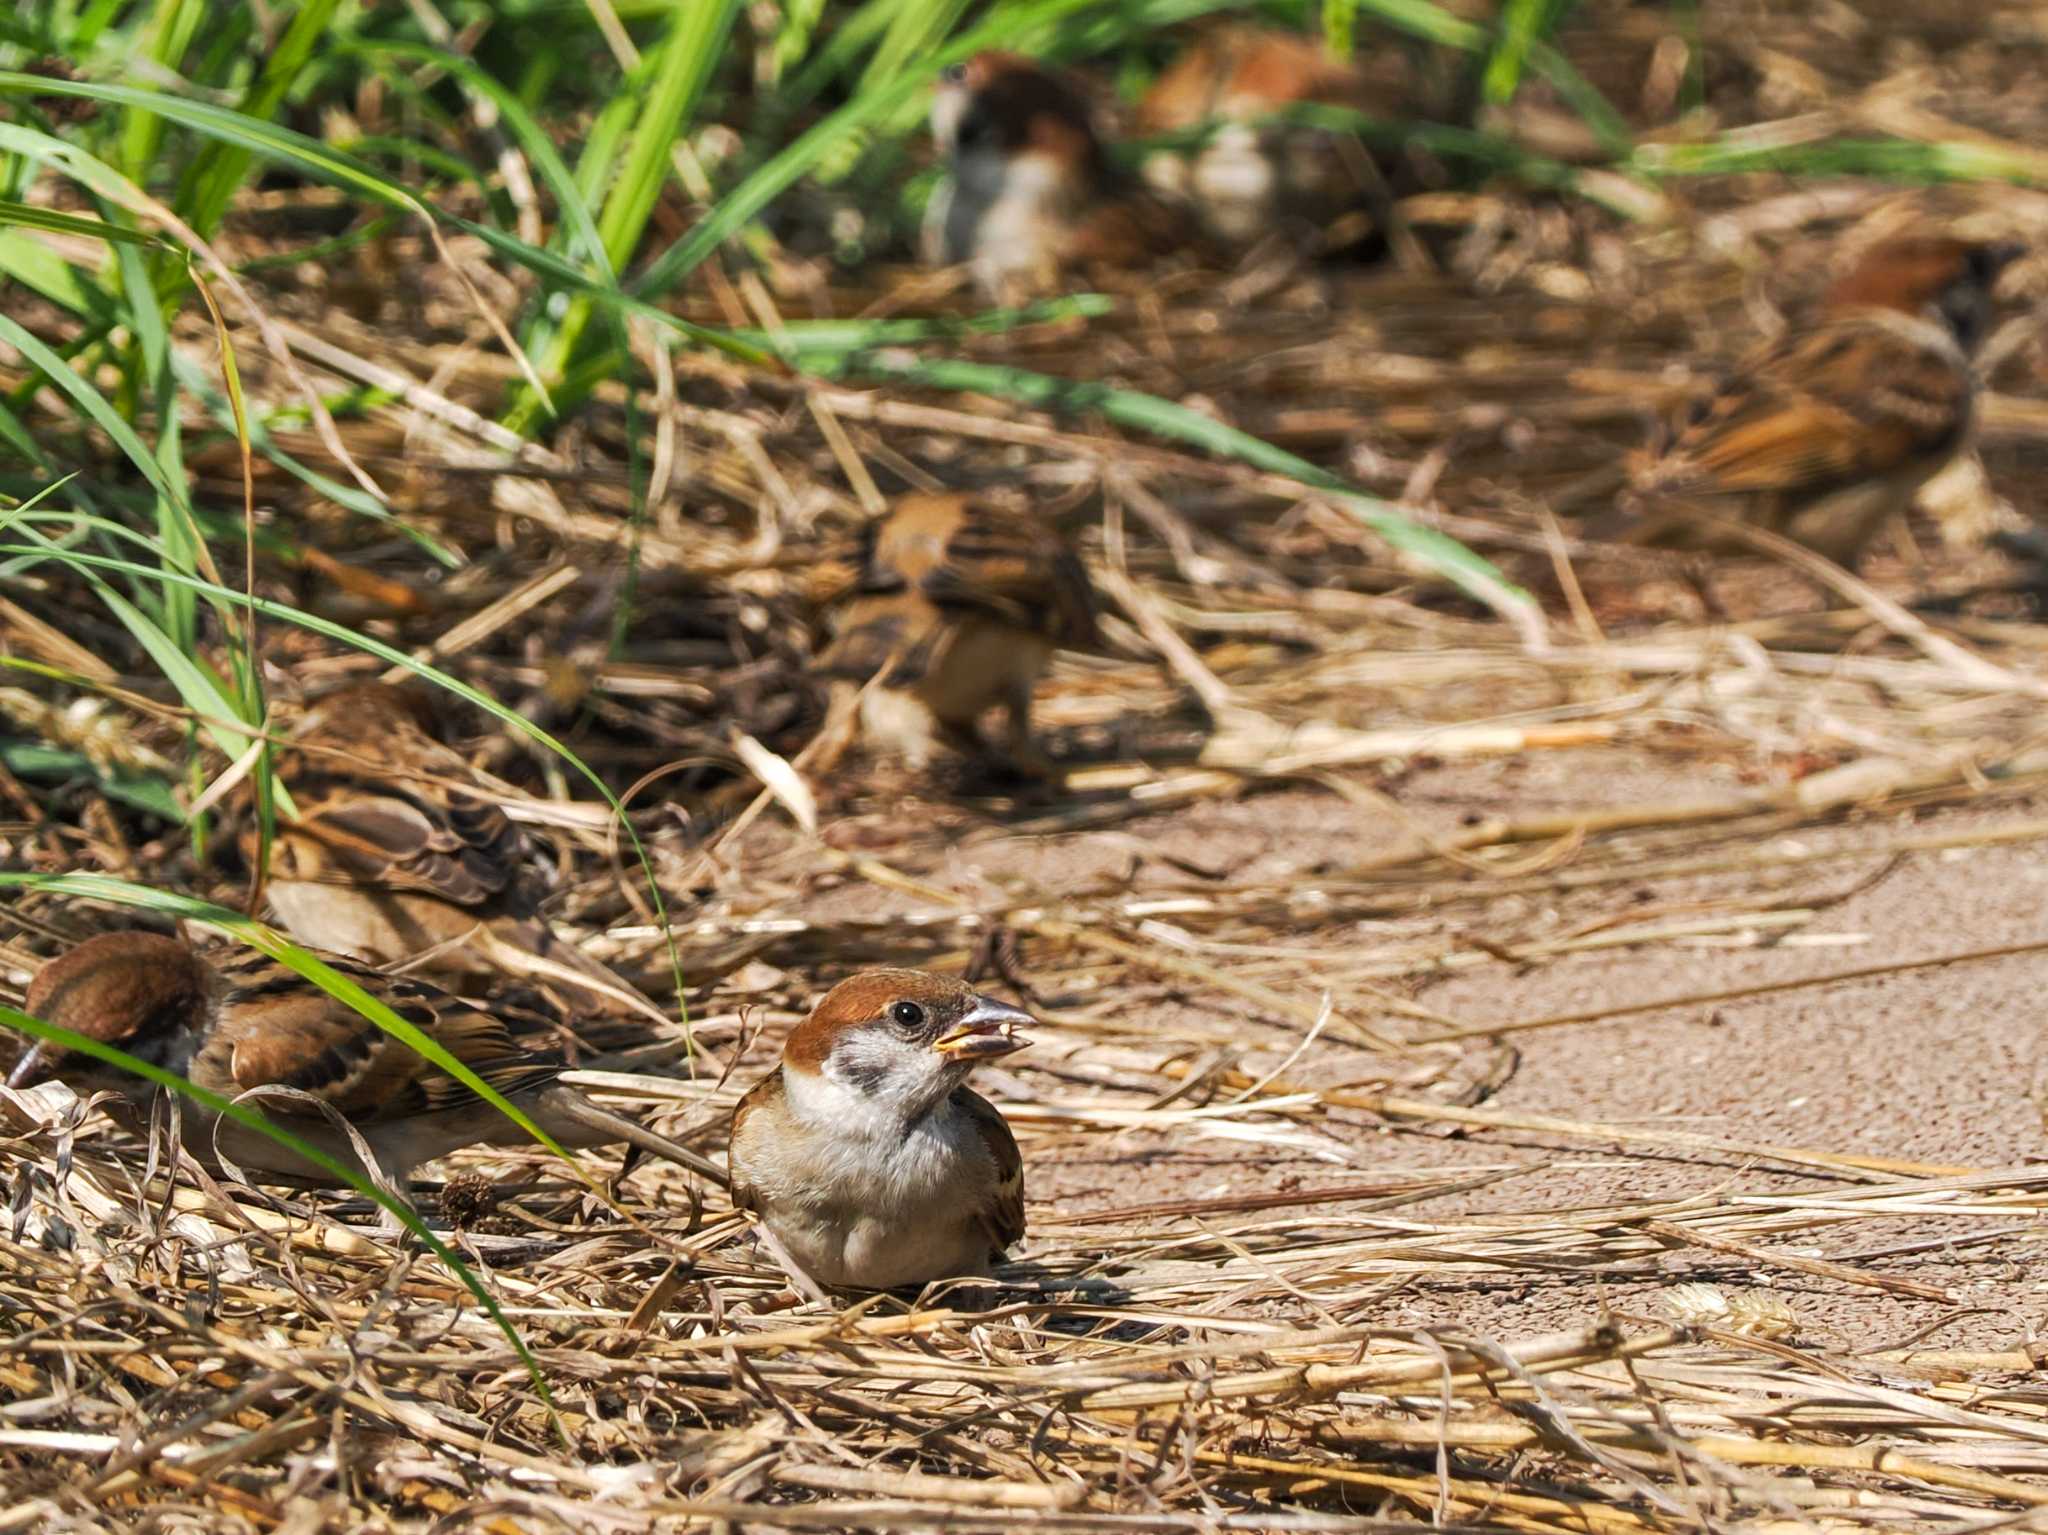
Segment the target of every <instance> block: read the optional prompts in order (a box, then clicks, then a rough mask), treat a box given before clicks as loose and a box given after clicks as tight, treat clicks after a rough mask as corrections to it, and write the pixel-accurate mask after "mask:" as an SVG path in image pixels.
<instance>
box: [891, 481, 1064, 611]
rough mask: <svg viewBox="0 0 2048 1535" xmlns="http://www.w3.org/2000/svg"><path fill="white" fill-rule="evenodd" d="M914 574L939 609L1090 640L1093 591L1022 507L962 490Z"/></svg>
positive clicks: (1056, 540) (1057, 541) (1056, 539)
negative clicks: (941, 532)
mask: <svg viewBox="0 0 2048 1535" xmlns="http://www.w3.org/2000/svg"><path fill="white" fill-rule="evenodd" d="M949 499H952V500H955V501H957V503H958V505H957V509H956V511H955V514H954V516H953V517H952V519H951V520H950V524H949V525H948V527H947V528H946V531H945V536H944V538H943V539H942V540H940V541H939V542H938V544H937V549H936V553H937V557H936V558H935V559H931V560H929V561H928V562H927V563H926V564H924V566H923V568H922V569H921V571H920V572H919V574H918V575H917V577H916V580H917V585H918V589H919V590H920V591H921V592H923V594H924V595H925V596H926V597H927V598H929V599H930V600H931V601H932V603H933V604H934V605H936V606H937V607H938V608H939V609H941V610H942V611H944V612H948V613H957V614H962V615H967V614H975V615H980V616H983V617H989V618H997V619H1001V620H1002V621H1004V622H1006V623H1010V624H1014V625H1016V626H1017V627H1018V628H1019V629H1023V630H1026V631H1028V632H1031V633H1035V634H1042V635H1044V636H1045V637H1046V638H1047V639H1049V640H1051V641H1052V642H1053V643H1054V644H1055V645H1061V646H1066V647H1070V648H1073V647H1080V646H1085V645H1089V644H1092V643H1093V642H1094V639H1095V594H1094V590H1093V588H1091V587H1090V586H1089V584H1088V572H1087V570H1086V568H1085V567H1083V565H1082V564H1081V561H1080V559H1079V558H1078V557H1077V556H1076V555H1075V554H1074V552H1073V550H1072V549H1070V548H1068V547H1067V544H1066V541H1065V540H1064V539H1062V538H1061V537H1060V536H1059V534H1058V533H1057V532H1056V531H1054V530H1053V528H1051V527H1050V526H1049V525H1047V523H1046V522H1045V521H1044V519H1042V518H1041V517H1039V516H1037V515H1036V514H1035V513H1032V512H1028V511H1018V510H1013V509H1011V508H1009V507H1001V506H990V505H988V504H986V503H984V502H980V501H973V500H968V499H967V498H965V497H957V498H949Z"/></svg>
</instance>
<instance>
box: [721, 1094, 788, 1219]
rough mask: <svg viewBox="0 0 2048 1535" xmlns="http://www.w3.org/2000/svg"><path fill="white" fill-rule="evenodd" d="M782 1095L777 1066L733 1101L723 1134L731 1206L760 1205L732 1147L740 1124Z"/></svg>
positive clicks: (756, 1207)
mask: <svg viewBox="0 0 2048 1535" xmlns="http://www.w3.org/2000/svg"><path fill="white" fill-rule="evenodd" d="M781 1097H782V1068H781V1067H780V1066H777V1067H776V1068H775V1069H774V1070H773V1071H771V1072H769V1073H768V1075H767V1076H765V1077H763V1078H762V1079H761V1080H760V1081H758V1082H756V1083H755V1084H754V1085H753V1086H752V1087H750V1088H748V1089H747V1091H746V1093H745V1095H744V1096H743V1097H741V1099H740V1101H739V1102H738V1103H736V1104H734V1105H733V1111H732V1126H731V1129H730V1130H729V1131H728V1133H727V1135H726V1148H727V1149H726V1154H725V1163H726V1168H727V1172H726V1179H727V1186H728V1187H729V1188H730V1190H731V1192H732V1207H733V1208H734V1209H735V1210H753V1211H756V1212H758V1211H759V1210H760V1208H761V1199H760V1195H759V1194H758V1193H757V1192H756V1191H755V1188H754V1185H753V1183H752V1182H751V1181H749V1180H747V1178H746V1175H745V1174H744V1173H743V1172H742V1171H741V1160H742V1159H741V1158H740V1157H736V1156H735V1155H734V1154H733V1149H732V1148H734V1147H736V1146H738V1145H739V1144H740V1139H741V1127H742V1126H743V1125H745V1124H746V1122H747V1120H748V1119H750V1118H751V1117H752V1116H753V1115H755V1114H756V1113H759V1112H761V1111H762V1110H763V1109H765V1108H766V1107H767V1105H768V1104H769V1103H770V1102H772V1101H774V1100H777V1099H780V1098H781Z"/></svg>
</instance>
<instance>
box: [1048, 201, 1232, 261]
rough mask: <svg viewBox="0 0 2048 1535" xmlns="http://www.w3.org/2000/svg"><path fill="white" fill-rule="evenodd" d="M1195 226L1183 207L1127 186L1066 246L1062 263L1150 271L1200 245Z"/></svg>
mask: <svg viewBox="0 0 2048 1535" xmlns="http://www.w3.org/2000/svg"><path fill="white" fill-rule="evenodd" d="M1199 239H1200V235H1199V234H1198V232H1197V231H1196V229H1195V226H1194V222H1193V220H1192V219H1190V218H1189V216H1188V214H1187V213H1186V212H1185V211H1184V210H1183V209H1182V208H1181V206H1180V205H1179V204H1178V203H1174V202H1169V201H1167V200H1166V199H1165V198H1164V197H1161V196H1159V195H1157V194H1156V193H1154V192H1151V191H1149V190H1147V189H1146V188H1143V187H1139V186H1128V187H1125V188H1123V189H1122V190H1121V191H1120V192H1119V194H1118V195H1117V196H1115V197H1112V198H1109V199H1107V200H1105V201H1103V202H1100V203H1098V204H1096V205H1095V206H1094V207H1093V208H1091V209H1089V210H1088V212H1087V213H1086V214H1085V215H1084V216H1083V217H1082V218H1081V219H1080V221H1079V222H1078V223H1076V224H1075V226H1074V228H1073V231H1072V232H1071V233H1070V234H1069V235H1068V236H1067V238H1066V239H1065V240H1064V241H1063V242H1062V244H1061V251H1060V254H1061V256H1062V258H1063V259H1065V260H1067V261H1069V262H1073V263H1076V264H1078V265H1081V266H1090V265H1099V266H1106V267H1112V268H1122V267H1139V266H1145V265H1148V264H1149V263H1151V262H1153V261H1155V260H1157V259H1158V258H1160V257H1162V256H1170V255H1173V254H1174V253H1175V252H1177V251H1183V250H1186V249H1187V248H1188V247H1189V246H1190V245H1193V244H1195V243H1197V242H1198V241H1199Z"/></svg>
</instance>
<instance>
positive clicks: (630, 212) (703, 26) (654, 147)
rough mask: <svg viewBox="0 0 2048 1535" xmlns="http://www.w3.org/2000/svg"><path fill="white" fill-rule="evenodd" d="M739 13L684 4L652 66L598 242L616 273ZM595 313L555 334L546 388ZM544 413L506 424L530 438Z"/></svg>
mask: <svg viewBox="0 0 2048 1535" xmlns="http://www.w3.org/2000/svg"><path fill="white" fill-rule="evenodd" d="M739 12H740V0H684V3H682V4H681V5H680V6H679V7H678V8H677V10H676V12H675V19H674V21H673V22H672V23H671V24H670V27H669V31H668V35H667V36H666V37H665V38H664V39H663V40H662V43H661V46H660V47H659V48H657V49H655V50H654V51H653V52H652V53H651V54H650V55H648V57H647V58H646V60H645V61H644V63H645V66H646V67H647V69H648V70H649V71H650V72H651V78H650V81H649V84H648V89H647V96H646V100H645V101H644V103H643V104H642V106H641V110H640V113H639V116H638V119H637V120H636V121H635V123H634V125H633V135H632V140H631V142H630V143H629V144H628V146H627V149H626V156H625V161H624V163H623V164H622V165H621V166H620V168H619V173H618V177H617V179H616V180H615V181H614V182H613V183H612V186H611V190H610V192H609V193H607V194H606V196H605V200H604V207H603V210H602V211H601V212H600V213H599V214H598V220H597V230H598V237H599V239H600V240H601V241H602V243H603V246H604V251H605V254H606V255H607V256H608V257H609V259H610V262H611V266H612V268H613V269H614V270H616V269H617V268H619V267H622V266H624V265H625V264H626V262H627V261H628V260H630V259H631V257H632V255H633V252H634V251H635V250H637V249H638V248H639V245H640V237H641V235H642V234H643V233H644V232H645V231H646V228H647V220H648V218H649V216H650V215H652V214H653V212H654V204H655V200H656V198H658V197H659V196H660V195H661V188H662V184H663V183H664V182H665V181H666V180H667V179H668V174H669V164H670V158H671V155H672V153H673V151H674V148H675V142H676V139H677V138H678V137H679V136H680V135H681V133H682V131H683V128H684V125H685V124H686V123H687V121H688V119H689V113H690V110H691V109H692V108H693V107H694V106H695V105H696V102H697V98H698V97H699V96H700V95H701V94H702V93H703V89H704V84H705V82H706V81H707V80H708V79H710V77H711V70H712V68H713V66H714V65H715V64H716V63H717V62H718V59H719V57H720V55H721V54H722V53H723V51H724V49H725V45H726V40H727V38H728V36H729V35H730V34H731V31H732V25H733V22H734V21H735V20H737V19H738V17H739ZM591 312H592V311H591V306H590V303H589V301H588V300H587V299H579V300H576V301H574V302H572V303H571V304H570V306H569V310H568V312H567V313H566V314H565V315H564V316H563V317H562V319H561V321H560V322H559V324H557V325H555V326H553V327H551V328H550V329H549V331H548V332H547V335H546V340H545V343H544V346H543V349H542V351H541V355H540V356H539V357H537V358H536V359H535V371H537V372H538V373H539V374H540V376H541V379H542V381H543V382H544V383H552V382H554V381H558V380H560V379H561V377H562V376H563V374H564V373H566V372H567V371H568V369H569V367H570V365H571V364H572V363H573V362H574V361H575V358H576V352H577V349H578V347H579V346H580V345H581V344H582V340H583V333H584V331H585V330H586V329H588V327H589V324H590V317H591ZM543 409H544V405H543V402H542V401H540V400H538V399H536V398H533V397H532V396H531V395H530V394H529V395H528V396H526V397H525V398H523V399H521V401H520V402H519V403H518V404H517V405H515V406H514V408H513V410H512V411H511V413H510V414H509V415H508V416H507V418H506V424H507V425H508V426H510V427H511V428H512V429H513V430H514V431H520V432H524V431H528V430H530V429H531V428H532V426H533V423H534V422H535V421H536V420H537V419H538V418H539V416H540V414H541V412H542V410H543Z"/></svg>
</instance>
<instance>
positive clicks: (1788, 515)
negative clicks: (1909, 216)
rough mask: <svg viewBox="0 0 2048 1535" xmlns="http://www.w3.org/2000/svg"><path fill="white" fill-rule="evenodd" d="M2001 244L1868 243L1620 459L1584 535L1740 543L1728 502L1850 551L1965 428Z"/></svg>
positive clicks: (1902, 503) (1952, 452) (1954, 449)
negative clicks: (1632, 460)
mask: <svg viewBox="0 0 2048 1535" xmlns="http://www.w3.org/2000/svg"><path fill="white" fill-rule="evenodd" d="M2021 254H2022V248H2021V247H2020V246H2018V245H2013V244H1996V245H1993V244H1975V243H1971V242H1968V241H1963V240H1956V239H1949V238H1945V237H1919V238H1910V239H1901V240H1894V241H1891V242H1889V243H1887V244H1883V245H1879V246H1877V247H1875V248H1874V249H1872V250H1871V251H1870V252H1869V253H1868V254H1867V255H1866V256H1864V258H1863V259H1862V260H1861V261H1860V262H1859V263H1858V264H1857V265H1856V266H1855V267H1854V268H1853V269H1852V270H1851V271H1850V272H1849V273H1848V274H1847V275H1846V276H1844V277H1843V278H1841V279H1840V280H1839V281H1838V282H1836V283H1835V284H1834V286H1833V287H1832V288H1830V289H1829V290H1828V292H1827V294H1826V295H1825V297H1824V298H1823V299H1822V301H1821V304H1820V307H1819V310H1818V312H1817V313H1816V315H1815V316H1814V317H1813V318H1812V320H1811V321H1810V322H1809V323H1807V324H1804V325H1801V326H1798V327H1796V328H1794V329H1793V330H1791V331H1789V332H1787V334H1786V335H1785V336H1784V337H1783V338H1781V339H1780V340H1778V341H1776V342H1774V343H1772V344H1770V345H1769V346H1766V347H1764V348H1763V349H1762V350H1760V351H1758V352H1756V353H1754V354H1752V355H1751V356H1750V358H1749V359H1748V360H1747V361H1746V362H1744V363H1742V364H1741V365H1739V366H1738V367H1737V368H1736V369H1735V370H1734V371H1733V373H1732V374H1731V375H1730V376H1729V377H1728V378H1727V379H1726V380H1725V381H1723V382H1722V383H1721V384H1720V385H1719V386H1718V387H1717V388H1714V389H1713V390H1712V391H1711V392H1710V393H1707V394H1705V395H1702V396H1701V397H1700V398H1698V399H1696V400H1695V401H1693V402H1692V404H1691V405H1690V407H1689V408H1688V409H1687V410H1686V411H1685V412H1684V413H1683V414H1682V416H1680V417H1679V418H1678V419H1677V420H1675V421H1674V422H1672V423H1671V424H1670V425H1669V426H1668V428H1667V429H1666V431H1665V434H1664V436H1663V438H1662V440H1661V441H1660V442H1659V443H1658V444H1657V445H1656V446H1654V447H1653V448H1652V449H1651V450H1650V452H1649V453H1648V455H1647V456H1646V457H1645V458H1644V459H1642V460H1641V461H1640V462H1639V463H1637V464H1636V465H1635V466H1633V470H1632V473H1631V482H1632V484H1631V492H1630V493H1627V494H1625V495H1624V497H1623V498H1622V501H1621V504H1620V505H1619V506H1617V508H1616V509H1615V511H1614V512H1613V513H1611V514H1610V515H1609V516H1607V517H1606V518H1605V519H1602V520H1596V522H1595V524H1594V525H1593V526H1592V527H1591V528H1590V529H1589V531H1590V532H1591V533H1592V534H1593V535H1594V536H1595V537H1604V538H1612V539H1616V540H1617V541H1622V542H1629V543H1638V544H1657V545H1662V546H1665V547H1677V548H1690V549H1716V550H1718V549H1726V548H1731V547H1732V548H1736V549H1742V548H1743V547H1744V546H1743V545H1741V544H1740V543H1739V541H1731V540H1730V539H1729V538H1728V536H1727V535H1726V534H1725V533H1722V532H1720V531H1719V530H1717V529H1715V528H1713V527H1712V526H1711V525H1704V524H1703V523H1702V520H1701V516H1700V514H1701V513H1702V512H1705V513H1708V514H1712V515H1720V516H1729V517H1736V518H1739V519H1741V520H1743V521H1747V522H1750V523H1754V524H1755V525H1756V526H1758V527H1762V528H1767V529H1769V530H1770V531H1772V532H1775V533H1780V534H1783V535H1784V536H1785V537H1788V538H1791V539H1794V540H1796V541H1797V542H1799V543H1802V544H1804V545H1806V546H1807V547H1808V548H1809V549H1812V550H1814V551H1815V552H1816V553H1818V554H1821V555H1824V556H1825V557H1827V558H1828V559H1830V560H1833V561H1835V562H1836V563H1838V564H1843V565H1847V564H1850V563H1851V562H1853V561H1854V560H1855V559H1856V558H1857V556H1858V555H1860V554H1861V553H1862V551H1863V550H1864V548H1865V547H1866V546H1868V545H1869V543H1870V542H1871V540H1872V539H1873V538H1875V537H1876V536H1877V534H1878V533H1879V531H1880V530H1881V529H1882V528H1883V527H1884V526H1885V524H1886V522H1887V521H1888V520H1889V519H1890V518H1891V517H1893V516H1894V515H1896V514H1898V513H1902V512H1904V511H1906V510H1907V509H1908V508H1909V507H1910V506H1911V505H1912V504H1913V499H1914V497H1915V496H1916V495H1917V494H1918V493H1919V490H1920V487H1921V486H1922V485H1924V484H1926V483H1927V481H1928V480H1930V479H1932V478H1933V477H1934V476H1935V475H1936V474H1937V473H1939V472H1940V471H1941V470H1942V469H1943V468H1944V467H1946V466H1947V465H1948V464H1949V463H1950V461H1952V460H1953V459H1954V458H1955V457H1956V456H1957V455H1958V454H1961V453H1963V452H1965V451H1966V450H1967V449H1968V448H1969V445H1970V441H1971V438H1972V435H1973V431H1974V427H1975V422H1976V413H1977V395H1978V382H1977V377H1976V373H1975V371H1974V369H1973V367H1972V364H1971V357H1972V355H1973V354H1974V353H1975V351H1976V349H1977V345H1978V343H1979V342H1981V341H1982V340H1983V338H1984V333H1985V330H1986V328H1987V327H1988V325H1989V322H1990V318H1991V312H1992V297H1991V290H1992V287H1993V285H1994V284H1995V283H1996V282H1997V280H1998V274H1999V273H2000V272H2001V271H2003V270H2004V269H2005V267H2006V266H2007V265H2008V264H2009V263H2011V262H2012V261H2013V260H2015V259H2016V258H2017V257H2019V256H2020V255H2021Z"/></svg>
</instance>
